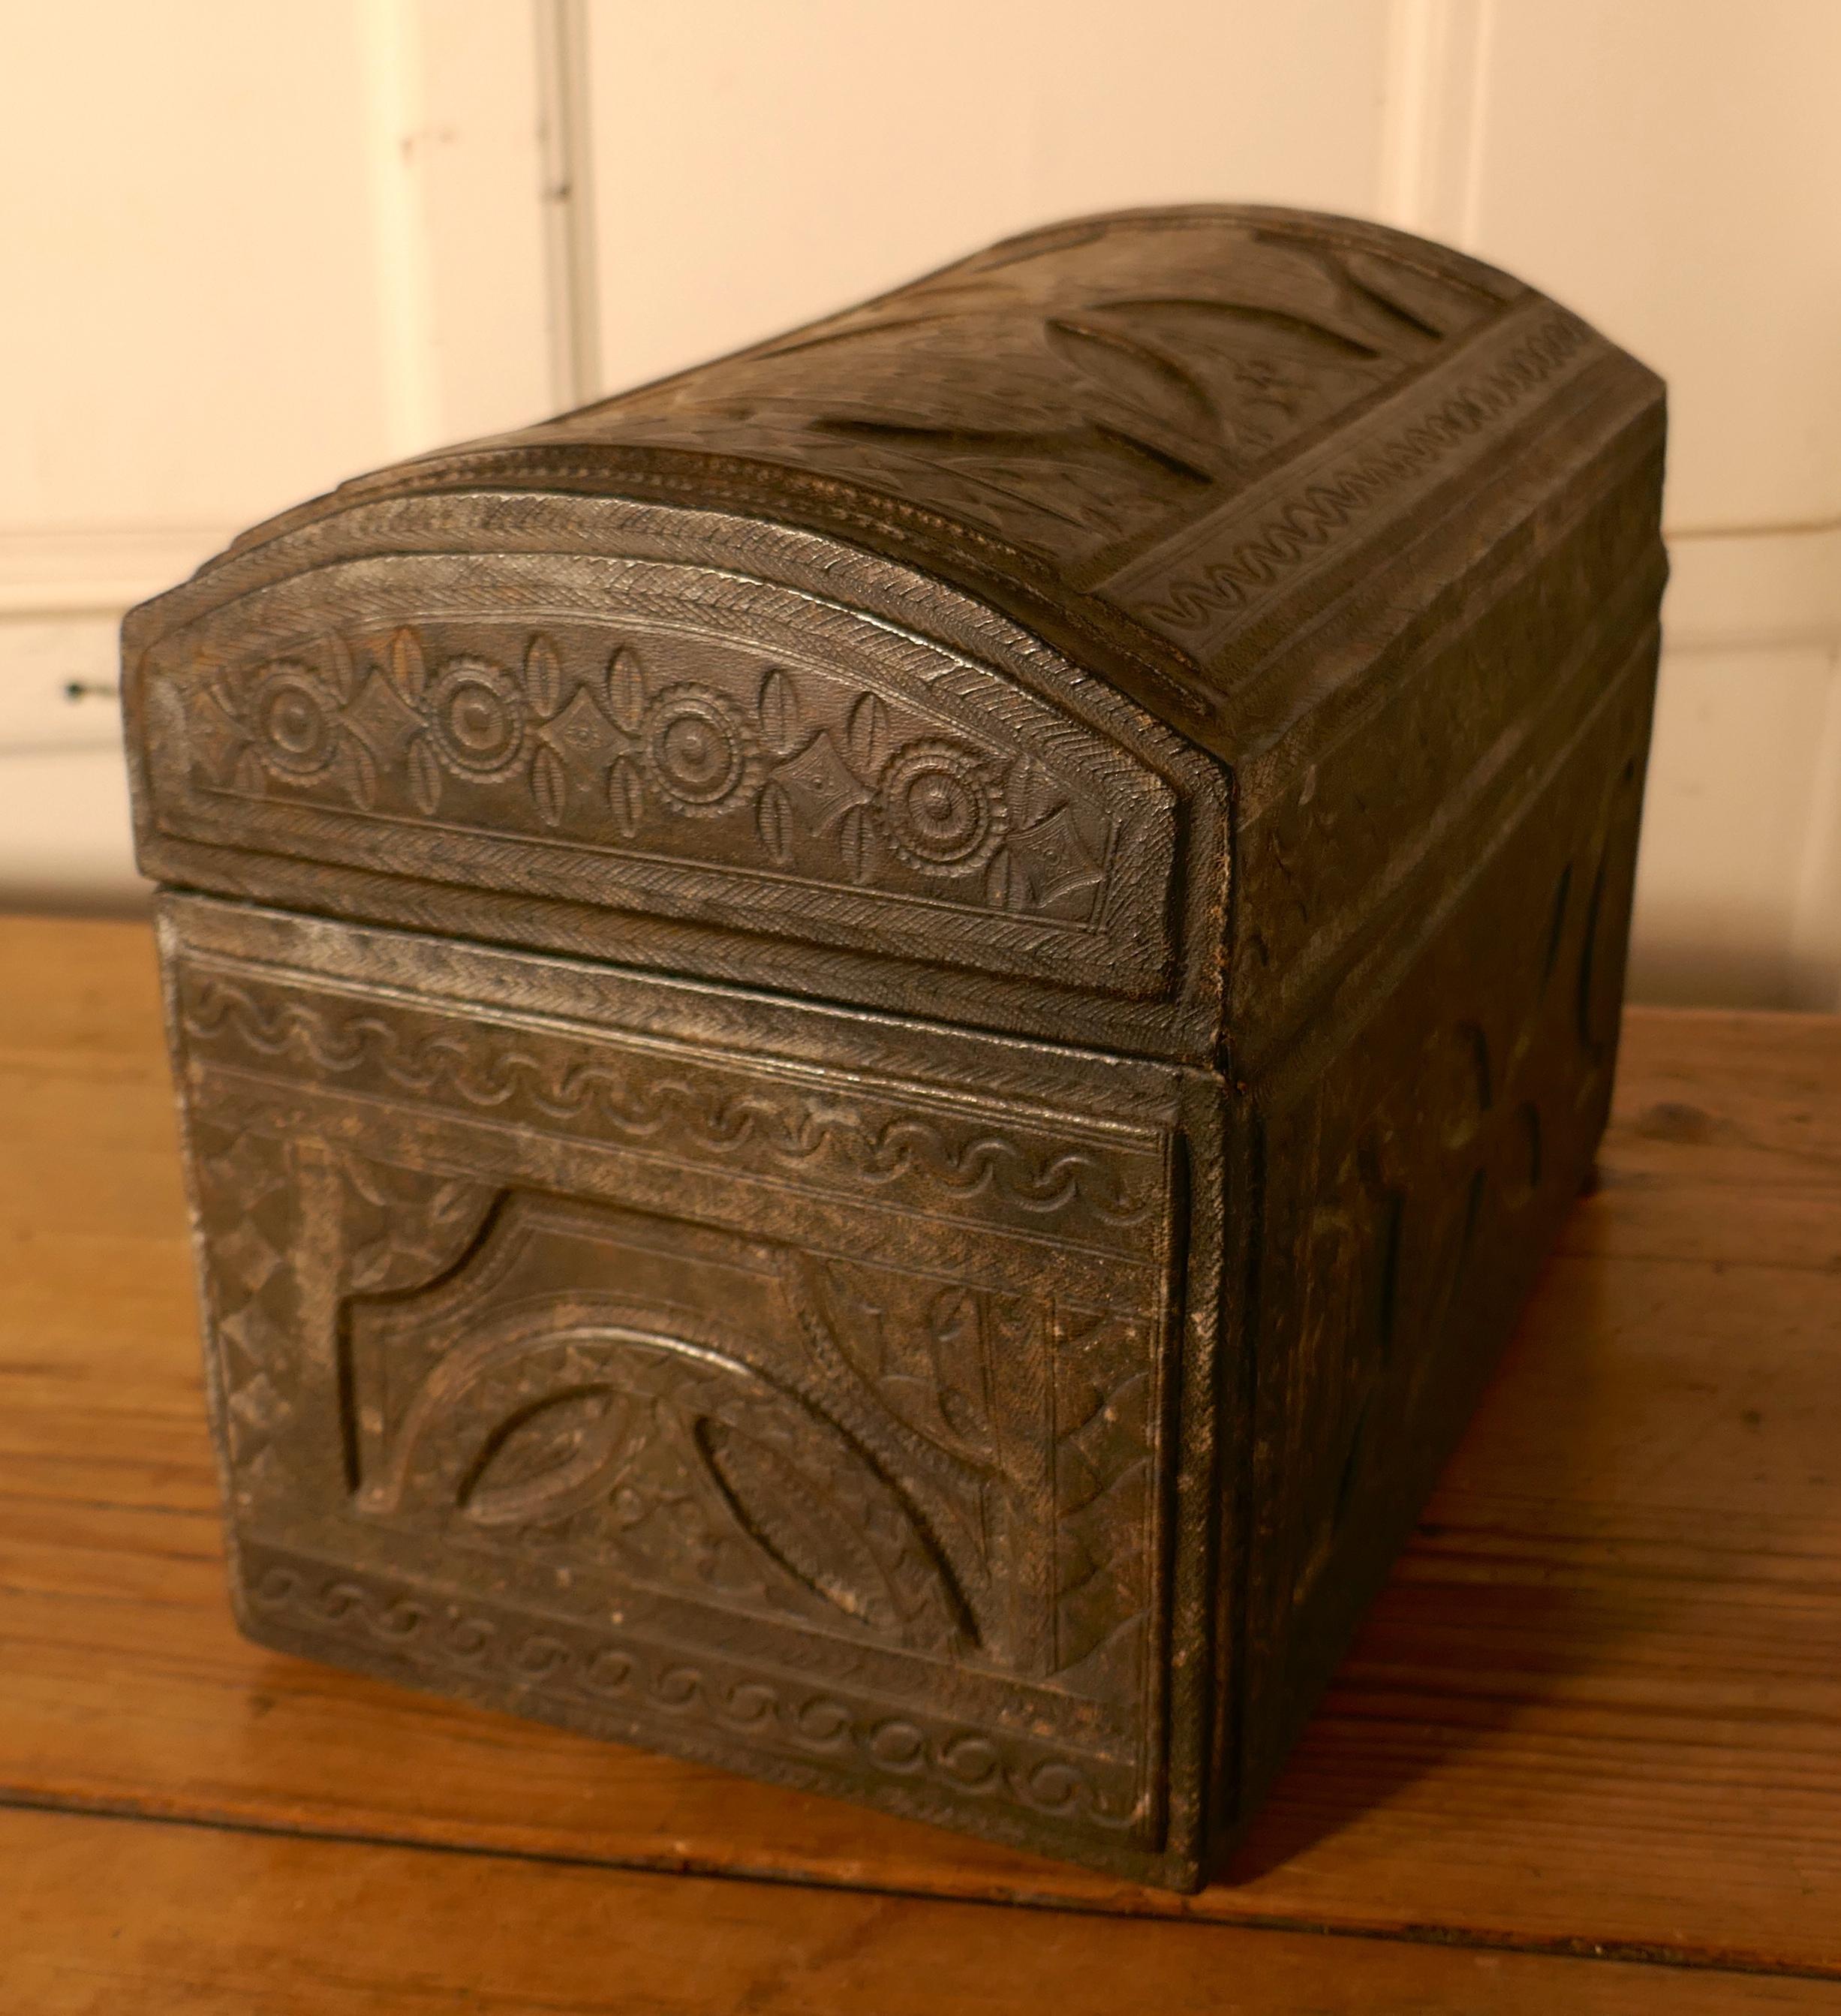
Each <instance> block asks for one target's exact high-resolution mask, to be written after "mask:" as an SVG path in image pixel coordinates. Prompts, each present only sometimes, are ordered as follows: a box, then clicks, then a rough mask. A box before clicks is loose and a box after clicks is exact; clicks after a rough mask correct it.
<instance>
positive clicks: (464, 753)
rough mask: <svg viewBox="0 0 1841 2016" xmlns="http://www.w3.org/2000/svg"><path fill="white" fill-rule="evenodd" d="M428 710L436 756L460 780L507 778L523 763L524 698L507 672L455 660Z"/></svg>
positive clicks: (438, 682) (482, 663) (444, 672)
mask: <svg viewBox="0 0 1841 2016" xmlns="http://www.w3.org/2000/svg"><path fill="white" fill-rule="evenodd" d="M426 718H427V720H428V724H429V728H430V732H431V733H432V734H433V738H434V746H435V751H436V753H437V755H439V757H440V759H441V761H442V762H443V763H444V764H445V765H447V767H448V769H450V770H451V771H454V772H455V773H456V774H458V776H463V777H474V778H480V779H491V778H494V777H503V776H509V774H510V772H512V771H513V770H514V769H516V768H517V766H518V765H519V763H520V761H521V760H522V759H523V754H524V744H525V738H526V732H527V718H526V710H525V705H524V697H523V694H522V693H520V691H519V690H518V688H517V686H516V682H514V681H513V680H512V678H511V676H510V675H509V674H508V673H506V672H505V671H502V670H501V669H500V668H498V666H497V665H494V664H488V663H487V661H486V660H484V658H451V659H450V660H449V661H448V664H446V665H445V666H444V668H443V669H442V671H441V673H440V676H439V678H437V679H436V681H435V682H434V685H433V687H432V688H431V689H430V693H429V697H428V704H427V707H426Z"/></svg>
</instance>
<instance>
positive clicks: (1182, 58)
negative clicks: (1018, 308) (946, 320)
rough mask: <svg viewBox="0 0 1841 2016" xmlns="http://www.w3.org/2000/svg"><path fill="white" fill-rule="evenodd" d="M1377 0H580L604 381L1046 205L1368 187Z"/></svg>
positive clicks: (861, 288) (874, 284)
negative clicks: (1128, 1) (637, 1)
mask: <svg viewBox="0 0 1841 2016" xmlns="http://www.w3.org/2000/svg"><path fill="white" fill-rule="evenodd" d="M1388 25H1389V24H1388V16H1387V10H1386V8H1385V7H1384V6H1383V5H1378V4H1375V0H1291V3H1290V4H1288V5H1285V6H1283V7H1277V8H1275V7H1272V6H1270V5H1254V4H1251V0H1211V3H1210V4H1201V3H1200V0H1137V4H1134V5H1131V6H1130V7H1123V6H1120V5H1116V4H1115V0H999V4H994V0H932V4H929V5H927V6H926V7H894V6H879V5H863V4H861V0H778V4H777V5H772V6H762V5H757V4H756V0H675V4H674V5H670V6H635V5H630V4H627V0H590V8H589V13H588V56H589V65H590V70H589V80H588V81H589V99H590V106H591V120H592V136H593V164H594V173H595V203H596V211H597V221H598V229H597V232H596V245H597V250H598V254H599V276H598V278H599V307H600V318H599V319H600V326H601V332H602V379H603V383H604V384H605V385H606V387H608V388H609V389H614V388H617V387H623V386H625V385H627V384H631V383H636V382H638V381H640V380H644V379H646V378H649V377H653V376H658V375H660V374H661V373H665V372H668V371H672V370H675V369H679V368H681V366H683V365H687V364H690V363H693V362H697V361H699V360H700V359H702V358H706V357H710V356H714V355H719V354H720V353H721V352H722V351H726V350H731V349H733V348H735V347H737V346H738V345H739V344H744V343H747V342H751V341H753V340H757V339H758V338H760V337H765V336H768V335H771V334H773V333H775V332H776V331H777V330H779V329H784V328H786V327H788V326H790V325H792V324H793V323H796V322H802V321H804V320H806V319H809V318H810V317H811V316H814V315H820V314H822V313H824V312H825V311H829V310H830V309H832V308H840V307H843V306H846V305H847V304H849V303H850V302H851V301H856V300H858V299H860V298H861V297H863V296H865V295H866V294H868V293H874V292H876V291H877V290H879V289H881V288H883V287H886V286H894V285H896V284H897V283H900V282H901V281H903V280H906V279H912V277H913V276H914V275H915V274H916V273H919V272H925V271H926V269H927V268H929V267H932V266H937V265H940V264H942V263H943V262H944V261H947V260H949V259H952V258H955V257H958V256H959V255H960V254H963V253H965V252H969V251H972V250H976V248H977V247H980V246H981V245H983V244H986V243H989V242H990V241H991V239H994V238H998V237H1001V236H1004V235H1005V233H1007V232H1013V231H1019V230H1023V229H1026V228H1027V227H1028V226H1030V225H1034V224H1038V223H1041V222H1044V221H1048V220H1050V219H1052V218H1056V217H1061V216H1068V215H1072V214H1077V213H1079V212H1082V211H1096V210H1110V209H1117V208H1120V207H1126V206H1128V205H1131V204H1135V203H1157V202H1168V201H1182V200H1198V199H1203V198H1210V197H1213V198H1217V199H1221V198H1227V197H1246V198H1255V199H1260V200H1268V201H1276V202H1289V203H1302V204H1306V205H1310V206H1313V207H1320V208H1325V209H1332V210H1343V211H1369V210H1372V207H1373V204H1374V195H1375V174H1376V169H1377V164H1378V160H1379V145H1380V131H1381V113H1382V103H1381V80H1382V77H1383V70H1384V57H1385V52H1386V38H1387V34H1388Z"/></svg>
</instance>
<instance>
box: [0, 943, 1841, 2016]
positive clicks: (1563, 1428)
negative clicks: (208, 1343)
mask: <svg viewBox="0 0 1841 2016" xmlns="http://www.w3.org/2000/svg"><path fill="white" fill-rule="evenodd" d="M196 1355H197V1353H196V1327H195V1319H194V1312H193V1305H192V1283H191V1280H190V1276H189V1271H188V1263H187V1258H186V1254H185V1247H184V1244H183V1237H182V1207H181V1201H180V1195H179V1187H178V1168H177V1164H176V1161H175V1154H174V1132H173V1122H172V1118H171V1108H170V1104H169V1097H168V1090H167V1079H166V1074H165V1066H164V1060H163V1058H162V1056H161V1054H160V1039H159V1033H158V1029H157V1024H156V1008H155V1002H154V988H153V954H152V949H151V945H150V943H149V938H148V937H147V934H146V933H145V932H144V931H142V930H141V929H139V928H138V927H133V926H128V925H106V924H95V923H91V924H70V923H27V922H23V921H5V920H0V2011H5V2012H7V2016H12V2012H13V2011H31V2012H32V2016H64V2012H70V2011H86V2012H87V2011H108V2012H110V2016H114V2012H117V2011H124V2012H127V2011H131V2012H135V2016H164V2012H167V2011H237V2012H239V2016H240V2012H250V2011H261V2012H263V2016H271V2012H292V2011H301V2012H309V2011H311V2012H314V2016H343V2012H346V2011H367V2012H390V2016H394V2012H399V2011H446V2010H450V2009H455V2008H462V2007H464V2008H466V2009H467V2010H469V2011H544V2012H548V2016H554V2012H559V2011H570V2012H573V2011H601V2010H622V2011H626V2010H658V2011H713V2010H743V2009H746V2010H748V2011H788V2012H791V2011H800V2012H802V2016H827V2012H832V2011H840V2012H841V2011H852V2012H872V2016H903V2012H908V2011H923V2010H924V2011H940V2010H955V2011H956V2010H970V2011H999V2010H1006V2011H1007V2010H1011V2009H1016V2010H1024V2009H1027V2010H1031V2011H1034V2010H1038V2009H1048V2010H1052V2011H1055V2012H1056V2016H1081V2012H1085V2011H1102V2010H1103V2011H1108V2012H1110V2016H1118V2012H1120V2011H1137V2010H1139V2009H1146V2010H1156V2011H1159V2012H1160V2016H1161V2012H1184V2011H1192V2010H1203V2009H1215V2010H1232V2011H1240V2012H1263V2011H1274V2012H1277V2011H1285V2012H1294V2011H1355V2010H1387V2011H1412V2012H1415V2016H1418V2013H1419V2012H1427V2016H1430V2012H1444V2011H1466V2012H1469V2011H1508V2012H1520V2011H1541V2012H1542V2016H1548V2012H1555V2011H1567V2012H1570V2011H1580V2012H1588V2016H1589V2012H1595V2011H1611V2010H1619V2011H1622V2010H1638V2011H1664V2012H1667V2011H1695V2012H1699V2011H1707V2012H1714V2011H1740V2012H1743V2011H1754V2010H1766V2009H1772V2010H1774V2009H1785V2010H1798V2011H1800V2010H1805V2009H1818V2008H1820V2009H1835V2010H1841V1021H1828V1020H1818V1019H1814V1018H1795V1017H1763V1016H1735V1015H1712V1014H1688V1013H1672V1014H1670V1013H1634V1014H1633V1015H1632V1016H1631V1018H1630V1021H1629V1024H1628V1025H1627V1033H1626V1046H1625V1053H1624V1065H1623V1076H1622V1081H1621V1087H1620V1100H1619V1109H1618V1118H1617V1121H1616V1125H1615V1128H1614V1129H1613V1136H1612V1139H1610V1141H1609V1143H1608V1144H1607V1147H1606V1150H1605V1156H1604V1160H1603V1165H1602V1183H1601V1185H1600V1186H1599V1188H1598V1190H1597V1192H1596V1193H1595V1195H1593V1196H1592V1197H1590V1198H1588V1200H1586V1201H1584V1202H1583V1203H1581V1204H1580V1207H1579V1208H1578V1210H1577V1213H1576V1214H1575V1215H1574V1217H1573V1221H1572V1223H1571V1225H1570V1228H1569V1229H1568V1232H1567V1234H1566V1239H1565V1240H1564V1243H1563V1247H1562V1251H1561V1252H1560V1254H1559V1256H1558V1257H1557V1258H1555V1261H1554V1262H1553V1263H1552V1265H1551V1267H1550V1268H1549V1269H1548V1273H1547V1276H1546V1278H1545V1280H1544V1283H1543V1286H1542V1287H1541V1291H1540V1292H1539V1294H1538V1296H1537V1301H1536V1304H1535V1306H1534V1309H1533V1310H1532V1311H1531V1312H1530V1316H1529V1319H1528V1320H1527V1322H1526V1324H1525V1326H1524V1327H1523V1334H1522V1335H1521V1337H1519V1340H1518V1341H1517V1342H1516V1345H1514V1346H1513V1347H1512V1351H1511V1353H1510V1355H1509V1358H1508V1362H1507V1363H1506V1365H1505V1368H1504V1370H1503V1372H1502V1374H1501V1377H1500V1378H1499V1379H1498V1381H1497V1384H1496V1385H1495V1387H1494V1390H1493V1391H1492V1392H1491V1394H1490V1397H1489V1399H1487V1402H1486V1403H1485V1406H1484V1408H1483V1412H1482V1413H1481V1415H1480V1417H1479V1418H1478V1420H1477V1422H1476V1426H1475V1427H1474V1429H1473V1431H1472V1433H1471V1435H1470V1436H1469V1439H1468V1441H1467V1442H1466V1443H1465V1446H1464V1448H1463V1449H1462V1452H1461V1453H1460V1454H1459V1456H1458V1458H1457V1460H1455V1461H1454V1463H1453V1464H1452V1465H1451V1469H1450V1471H1449V1473H1448V1474H1447V1477H1446V1478H1445V1479H1444V1483H1443V1485H1442V1486H1441V1488H1440V1491H1439V1493H1438V1496H1437V1497H1436V1500H1435V1501H1434V1503H1433V1505H1432V1506H1431V1507H1430V1508H1429V1511H1428V1514H1427V1516H1426V1520H1425V1521H1424V1523H1423V1525H1422V1527H1421V1528H1420V1531H1419V1536H1418V1539H1416V1541H1415V1544H1414V1546H1413V1547H1412V1549H1411V1551H1410V1553H1408V1556H1407V1557H1406V1558H1405V1559H1404V1561H1403V1562H1402V1563H1401V1566H1400V1568H1399V1571H1398V1572H1397V1575H1395V1578H1394V1580H1393V1585H1392V1586H1391V1587H1390V1589H1389V1590H1388V1592H1387V1593H1386V1597H1384V1598H1383V1601H1382V1603H1381V1604H1380V1606H1379V1608H1378V1610H1377V1611H1376V1612H1375V1615H1374V1616H1373V1618H1372V1620H1371V1621H1370V1622H1369V1624H1368V1626H1367V1628H1366V1629H1365V1632H1364V1633H1363V1635H1362V1636H1361V1640H1360V1641H1359V1643H1357V1646H1356V1647H1355V1650H1354V1654H1353V1655H1352V1656H1351V1658H1350V1660H1349V1661H1348V1662H1347V1666H1346V1668H1345V1670H1344V1671H1343V1674H1342V1676H1341V1678H1340V1679H1339V1682H1338V1683H1337V1685H1336V1688H1335V1689H1334V1690H1333V1692H1332V1695H1331V1697H1330V1698H1329V1701H1327V1702H1326V1704H1325V1707H1324V1708H1323V1709H1322V1711H1321V1713H1320V1714H1319V1715H1318V1717H1317V1719H1316V1720H1315V1722H1314V1724H1313V1725H1312V1726H1311V1730H1310V1733H1309V1734H1308V1736H1307V1738H1306V1739H1305V1741H1304V1743H1303V1747H1302V1748H1301V1749H1300V1751H1299V1752H1298V1754H1297V1755H1296V1759H1295V1760H1294V1762H1293V1765H1292V1766H1291V1768H1290V1769H1289V1772H1288V1773H1287V1774H1286V1776H1285V1778H1284V1780H1283V1781H1282V1784H1281V1785H1280V1786H1279V1787H1278V1791H1277V1792H1276V1794H1275V1796H1274V1798H1273V1799H1272V1801H1271V1804H1270V1805H1269V1806H1268V1808H1267V1811H1266V1813H1265V1814H1264V1817H1263V1819H1262V1820H1261V1822H1260V1825H1259V1826H1258V1827H1257V1831H1256V1833H1255V1834H1254V1836H1253V1839H1252V1841H1251V1842H1250V1845H1249V1846H1248V1848H1247V1849H1246V1852H1245V1854H1244V1855H1243V1856H1242V1858H1241V1860H1240V1862H1239V1865H1238V1866H1237V1867H1236V1868H1235V1870H1234V1872H1233V1874H1232V1881H1228V1882H1227V1883H1224V1884H1221V1885H1217V1886H1216V1887H1215V1888H1213V1889H1211V1890H1209V1891H1207V1892H1205V1893H1204V1894H1203V1895H1202V1896H1200V1897H1199V1898H1193V1899H1180V1898H1175V1897H1171V1896H1168V1895H1156V1894H1151V1893H1146V1892H1138V1891H1136V1890H1134V1889H1132V1888H1131V1887H1130V1886H1128V1885H1120V1884H1118V1883H1116V1882H1113V1881H1109V1880H1108V1879H1106V1878H1104V1877H1098V1876H1095V1875H1091V1874H1081V1873H1079V1872H1077V1871H1070V1870H1065V1869H1061V1868H1058V1867H1053V1866H1052V1865H1050V1864H1048V1863H1042V1862H1037V1861H1036V1860H1034V1859H1030V1858H1028V1857H1026V1856H1021V1855H1015V1854H1010V1853H1007V1852H1003V1851H1001V1850H1000V1849H995V1848H988V1847H983V1846H980V1845H976V1844H973V1843H969V1842H966V1841H962V1840H960V1839H958V1838H955V1837H953V1836H951V1835H947V1834H942V1833H937V1832H935V1831H933V1830H931V1829H929V1828H926V1827H919V1826H915V1825H910V1824H907V1823H901V1822H898V1821H896V1820H890V1819H886V1818H883V1817H879V1816H875V1815H872V1814H865V1813H861V1812H858V1811H857V1810H855V1809H852V1808H850V1807H847V1806H843V1805H836V1804H832V1803H831V1802H826V1801H822V1800H819V1799H817V1798H807V1797H802V1796H800V1795H795V1794H791V1793H786V1792H781V1791H773V1790H771V1789H768V1788H767V1787H761V1786H757V1785H753V1784H748V1783H746V1782H744V1781H742V1780H736V1779H732V1778H730V1777H725V1776H723V1775H721V1774H720V1773H716V1772H714V1771H710V1770H706V1769H698V1768H696V1767H694V1766H689V1765H685V1764H678V1763H672V1762H666V1761H664V1760H663V1759H656V1758H653V1757H648V1756H644V1755H640V1754H639V1753H638V1752H637V1751H626V1750H623V1749H619V1748H613V1747H611V1746H604V1745H599V1744H593V1743H591V1742H589V1741H586V1740H584V1739H581V1738H577V1737H569V1736H566V1735H563V1734H561V1733H558V1732H556V1731H553V1730H545V1729H540V1728H537V1727H534V1726H527V1725H525V1724H523V1723H517V1722H515V1721H512V1720H511V1719H507V1718H505V1717H501V1716H496V1715H488V1714H484V1713H480V1712H474V1711H471V1710H469V1709H466V1708H458V1707H453V1706H448V1705H443V1704H440V1703H438V1702H435V1701H429V1700H425V1699H421V1698H419V1697H415V1696H412V1695H411V1694H404V1693H399V1692H397V1691H395V1690H391V1689H390V1688H387V1687H382V1686H379V1685H377V1684H375V1683H369V1682H366V1681H364V1680H360V1679H353V1678H350V1677H347V1676H343V1675H341V1674H340V1673H337V1672H333V1671H330V1670H328V1669H322V1668H320V1667H318V1666H314V1665H306V1664H304V1663H302V1662H300V1661H295V1660H291V1659H288V1658H281V1657H279V1656H277V1655H275V1654H270V1653H267V1652H263V1651H257V1650H256V1649H254V1648H253V1647H250V1646H248V1645H246V1644H244V1643H243V1642H242V1641H241V1640H239V1639H238V1637H237V1636H236V1633H235V1632H234V1630H233V1629H232V1625H231V1622H230V1618H229V1614H228V1609H227V1607H226V1606H225V1600H224V1595H223V1590H222V1587H221V1570H220V1563H219V1556H218V1528H217V1521H216V1510H215V1503H214V1479H213V1475H212V1472H211V1468H210V1460H209V1456H208V1453H207V1446H206V1441H205V1435H204V1429H203V1413H202V1409H201V1406H200V1396H199V1391H198V1380H197V1373H196Z"/></svg>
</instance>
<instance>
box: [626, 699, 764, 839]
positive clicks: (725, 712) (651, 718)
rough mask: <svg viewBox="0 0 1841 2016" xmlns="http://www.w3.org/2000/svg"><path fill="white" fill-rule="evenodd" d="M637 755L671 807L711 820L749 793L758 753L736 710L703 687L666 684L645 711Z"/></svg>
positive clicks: (757, 766) (754, 779) (755, 776)
mask: <svg viewBox="0 0 1841 2016" xmlns="http://www.w3.org/2000/svg"><path fill="white" fill-rule="evenodd" d="M639 732H640V737H641V743H642V761H644V763H645V774H646V776H647V779H649V782H650V783H651V784H652V786H653V789H654V790H656V792H657V793H658V794H659V796H660V797H662V798H663V799H664V801H666V803H667V805H670V806H671V808H672V809H673V810H674V811H676V812H682V813H685V814H686V815H688V816H689V817H690V818H692V819H712V818H714V817H716V816H717V815H719V814H721V813H723V812H728V811H730V810H731V809H732V808H733V807H734V806H735V805H737V804H738V803H739V802H740V801H743V800H744V799H745V798H746V797H749V796H750V794H751V792H752V790H753V786H754V785H755V783H757V781H758V779H759V776H760V748H759V745H758V743H757V740H756V737H755V735H754V733H753V729H751V728H750V726H749V725H748V723H747V722H746V719H745V718H744V717H743V714H742V711H741V709H740V708H739V707H737V706H736V705H735V702H734V701H733V700H730V699H729V698H728V696H727V695H726V694H725V693H717V692H714V690H712V689H710V687H708V686H668V687H667V689H665V691H664V692H663V693H660V695H659V696H658V697H657V698H656V700H653V703H652V704H651V705H650V706H649V707H647V708H646V710H645V719H644V721H643V722H642V723H641V725H640V731H639Z"/></svg>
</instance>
